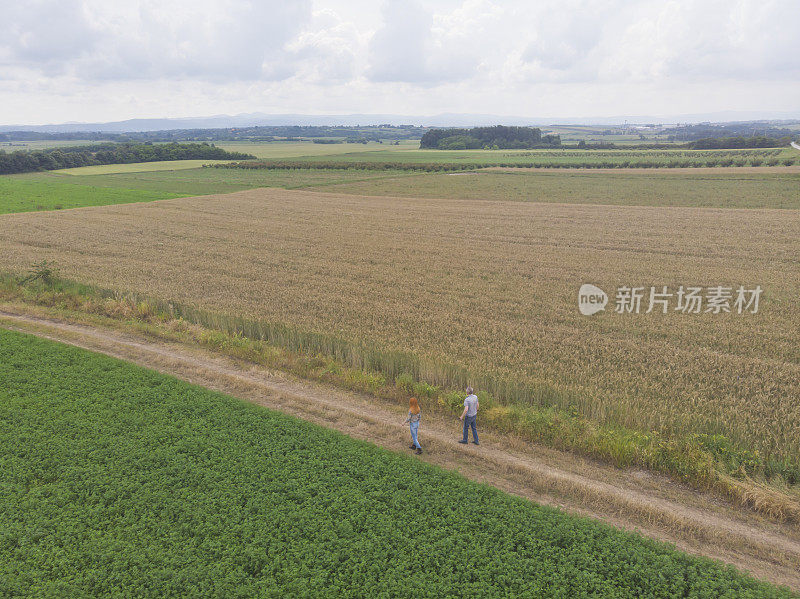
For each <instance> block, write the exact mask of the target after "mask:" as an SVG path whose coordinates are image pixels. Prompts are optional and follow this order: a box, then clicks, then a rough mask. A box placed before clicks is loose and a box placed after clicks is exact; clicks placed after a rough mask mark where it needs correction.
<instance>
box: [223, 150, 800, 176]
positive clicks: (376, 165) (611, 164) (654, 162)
mask: <svg viewBox="0 0 800 599" xmlns="http://www.w3.org/2000/svg"><path fill="white" fill-rule="evenodd" d="M580 158H582V160H579V159H577V157H575V158H573V157H569V156H567V157H562V156H554V157H552V159H547V160H536V161H529V162H519V161H508V162H503V161H497V162H480V163H477V162H457V163H445V162H442V163H436V162H428V163H425V162H417V163H415V162H377V161H376V162H348V161H319V160H309V161H294V162H286V161H275V162H271V161H269V162H268V161H262V162H252V161H245V162H231V163H224V164H212V165H208V167H209V168H219V169H254V170H258V169H263V170H301V169H305V170H309V169H314V170H316V169H336V170H367V171H389V170H396V171H418V172H452V171H468V170H476V169H480V168H487V167H502V168H608V169H613V168H692V167H696V168H700V167H712V168H714V167H731V166H732V167H744V166H792V165H795V164H800V158H797V157H792V156H789V157H785V158H779V157H777V156H774V155H771V156H763V155H760V154H755V153H753V154H752V155H751V154H750V153H747V152H741V153H733V152H731V153H725V154H723V155H721V156H714V155H710V154H689V153H686V154H668V155H665V156H663V157H660V158H652V157H649V158H647V159H636V158H634V157H630V155H628V154H621V155H617V156H613V155H612V156H605V157H603V156H587V155H586V154H583V155H582V156H581V157H580Z"/></svg>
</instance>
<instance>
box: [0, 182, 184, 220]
mask: <svg viewBox="0 0 800 599" xmlns="http://www.w3.org/2000/svg"><path fill="white" fill-rule="evenodd" d="M185 195H189V194H186V193H176V192H170V191H162V190H156V189H150V190H146V189H127V188H122V187H116V188H115V187H102V186H96V185H92V184H91V183H88V184H83V183H79V182H78V181H76V180H75V179H72V178H71V177H68V176H61V177H59V176H54V175H45V174H39V173H34V174H32V175H4V176H0V214H6V213H9V212H31V211H36V210H60V209H62V208H79V207H82V206H104V205H107V204H128V203H131V202H152V201H153V200H166V199H169V198H179V197H182V196H185Z"/></svg>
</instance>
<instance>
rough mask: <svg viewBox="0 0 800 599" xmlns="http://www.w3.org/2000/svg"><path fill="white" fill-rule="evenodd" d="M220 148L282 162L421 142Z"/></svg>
mask: <svg viewBox="0 0 800 599" xmlns="http://www.w3.org/2000/svg"><path fill="white" fill-rule="evenodd" d="M214 145H216V146H217V147H218V148H222V149H223V150H228V151H229V152H245V153H247V154H253V155H254V156H257V157H258V158H262V159H264V160H281V159H283V158H299V157H301V156H304V157H309V158H311V159H314V158H325V159H327V158H329V157H330V156H332V155H345V156H346V155H349V154H359V155H361V154H370V153H372V152H385V151H386V150H393V151H395V152H396V151H398V150H416V149H418V148H419V140H411V141H401V142H400V145H399V146H392V145H389V144H388V143H386V144H379V143H377V142H369V143H367V144H361V143H355V144H349V143H341V144H315V143H314V142H312V141H276V142H264V143H258V142H247V141H221V142H217V143H215V144H214Z"/></svg>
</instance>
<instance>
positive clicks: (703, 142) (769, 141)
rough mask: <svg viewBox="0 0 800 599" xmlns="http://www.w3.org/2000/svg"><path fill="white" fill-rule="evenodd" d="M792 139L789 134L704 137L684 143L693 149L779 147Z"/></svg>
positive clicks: (786, 144) (787, 143)
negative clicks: (784, 135)
mask: <svg viewBox="0 0 800 599" xmlns="http://www.w3.org/2000/svg"><path fill="white" fill-rule="evenodd" d="M791 141H792V137H791V136H786V137H767V136H764V135H760V136H758V137H743V136H736V137H705V138H703V139H698V140H697V141H693V142H690V143H688V144H686V147H687V148H691V149H693V150H722V149H738V148H781V147H783V146H788V145H789V143H790V142H791Z"/></svg>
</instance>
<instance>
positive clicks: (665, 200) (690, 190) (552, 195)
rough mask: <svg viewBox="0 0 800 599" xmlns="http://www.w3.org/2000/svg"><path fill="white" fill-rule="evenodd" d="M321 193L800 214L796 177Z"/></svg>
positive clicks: (406, 186)
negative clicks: (782, 210) (779, 210)
mask: <svg viewBox="0 0 800 599" xmlns="http://www.w3.org/2000/svg"><path fill="white" fill-rule="evenodd" d="M214 170H216V169H214ZM324 190H325V191H332V192H337V193H352V194H363V195H382V196H402V197H423V198H453V199H465V200H514V201H522V202H556V203H569V204H614V205H620V206H696V207H719V208H794V209H798V208H800V172H786V173H763V174H762V173H754V172H737V171H731V172H727V173H720V174H710V173H708V172H704V173H700V172H691V171H690V172H680V173H676V172H670V171H657V172H656V171H652V170H650V169H641V170H637V171H628V172H601V173H596V172H591V171H589V172H586V171H580V172H575V171H564V170H556V171H545V172H542V171H537V172H530V171H527V172H526V171H515V170H511V171H509V172H496V171H491V172H490V171H480V172H474V173H469V172H468V173H461V172H457V173H429V174H423V175H414V174H412V175H408V174H406V175H404V176H400V177H381V178H374V179H369V180H364V181H358V182H355V181H354V182H349V183H340V184H329V185H326V186H324Z"/></svg>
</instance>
